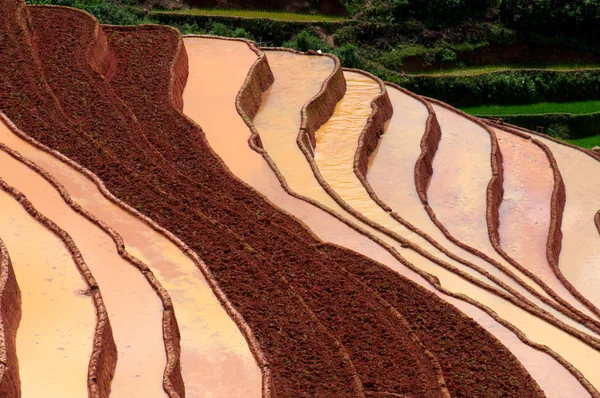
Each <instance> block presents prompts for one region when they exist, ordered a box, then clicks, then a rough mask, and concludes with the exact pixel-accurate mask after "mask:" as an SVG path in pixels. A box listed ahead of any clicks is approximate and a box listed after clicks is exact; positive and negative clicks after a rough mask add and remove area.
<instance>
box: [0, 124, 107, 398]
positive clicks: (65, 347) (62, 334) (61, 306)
mask: <svg viewBox="0 0 600 398" xmlns="http://www.w3.org/2000/svg"><path fill="white" fill-rule="evenodd" d="M1 128H4V125H0V129H1ZM0 170H1V171H0V177H2V178H3V179H5V178H6V177H7V175H8V174H11V173H12V171H10V172H7V169H5V168H0ZM0 236H1V237H2V240H3V241H4V243H5V244H6V247H7V248H8V252H9V255H10V257H11V261H12V264H13V268H14V270H15V275H16V278H17V282H18V284H19V288H20V289H21V299H22V311H23V315H22V319H21V323H20V325H19V329H18V331H17V356H18V359H19V373H20V377H21V388H22V396H23V397H24V398H37V397H44V396H48V397H65V398H81V397H86V396H87V370H88V363H89V359H90V354H91V353H92V347H93V337H94V329H95V326H96V316H95V314H96V308H95V306H94V304H93V302H92V298H91V296H90V295H89V294H86V293H87V290H86V289H87V285H86V283H85V281H84V279H83V278H82V276H81V274H80V273H79V271H78V269H77V267H76V265H75V263H74V262H73V260H72V258H71V255H70V253H69V252H68V250H67V248H66V247H65V246H64V244H63V242H62V241H61V240H59V239H58V238H57V237H56V236H55V235H54V234H53V233H52V232H50V231H49V230H47V229H46V228H45V227H44V226H42V225H41V224H39V223H38V222H37V221H36V220H35V219H33V218H32V217H30V216H29V214H28V213H27V212H26V211H25V210H24V209H23V207H21V205H20V204H19V203H18V202H17V201H16V200H14V199H13V198H12V197H11V196H10V195H8V194H6V193H5V192H4V191H0Z"/></svg>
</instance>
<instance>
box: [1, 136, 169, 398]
mask: <svg viewBox="0 0 600 398" xmlns="http://www.w3.org/2000/svg"><path fill="white" fill-rule="evenodd" d="M0 163H1V164H3V165H5V166H6V169H10V170H11V173H10V174H7V175H5V176H3V178H4V179H5V181H6V182H7V183H9V184H11V185H13V186H15V187H17V188H18V189H19V190H20V191H21V192H22V193H24V194H25V195H26V196H27V197H28V199H29V200H30V201H31V202H32V204H33V205H34V206H36V208H37V209H38V210H39V211H41V212H42V213H44V214H45V215H46V216H48V217H49V218H52V220H53V221H54V222H55V223H57V224H59V225H60V226H61V228H63V229H64V230H65V231H66V232H67V233H69V234H70V236H71V237H72V238H73V239H74V241H75V243H76V244H77V245H78V248H79V250H80V252H81V253H82V255H83V257H84V259H85V261H86V263H87V265H88V267H89V268H90V270H91V271H92V272H93V273H94V275H95V278H96V280H97V281H98V283H99V284H100V285H102V286H107V287H104V288H103V296H104V302H105V305H106V308H107V311H108V314H109V317H110V319H111V323H112V329H113V336H114V338H115V343H116V344H117V348H118V350H119V353H120V358H119V360H118V361H117V368H116V373H115V377H114V379H113V382H112V388H111V390H112V392H113V393H114V394H117V395H120V394H135V393H134V391H139V392H140V393H143V394H144V395H145V396H148V397H150V396H164V392H163V388H162V385H161V381H162V376H163V372H164V371H165V367H166V365H167V357H166V355H165V352H168V351H169V349H170V348H171V347H169V346H168V345H166V346H165V344H164V341H166V340H168V338H167V337H168V336H164V339H163V315H164V314H163V303H164V302H170V298H169V297H168V295H167V294H166V292H165V291H164V289H162V287H161V286H160V285H159V284H157V282H156V279H155V278H154V277H153V275H152V274H151V272H150V270H149V269H148V267H147V266H146V265H145V264H143V263H142V262H141V261H139V260H138V259H136V258H134V257H132V256H131V255H129V254H128V253H127V252H125V251H124V250H119V249H118V248H119V246H121V247H122V245H123V244H122V239H121V238H120V236H118V235H117V234H116V233H115V232H114V231H113V230H111V229H110V228H109V227H108V226H107V225H106V224H105V223H104V222H103V221H101V220H100V219H98V218H96V217H94V216H92V215H91V214H90V213H88V212H86V211H85V210H83V209H82V208H81V206H79V205H78V204H77V203H74V202H73V201H72V199H71V197H70V196H69V194H68V192H67V191H66V190H65V189H64V187H63V186H61V185H60V184H58V183H57V182H56V180H54V179H53V178H52V177H51V176H50V175H49V174H48V173H46V172H44V171H43V170H41V169H40V168H39V167H37V166H36V165H35V164H33V163H32V162H30V161H29V160H27V159H25V158H23V157H22V156H21V155H20V154H19V153H17V152H16V151H14V150H12V149H11V148H9V147H7V146H5V145H4V144H0ZM119 243H120V245H119ZM160 292H162V293H163V295H164V297H163V301H162V302H161V300H160V296H159V295H158V294H157V293H160ZM125 303H126V304H125ZM167 319H168V318H167ZM167 330H168V329H167ZM141 335H143V336H144V338H141ZM140 383H143V384H140Z"/></svg>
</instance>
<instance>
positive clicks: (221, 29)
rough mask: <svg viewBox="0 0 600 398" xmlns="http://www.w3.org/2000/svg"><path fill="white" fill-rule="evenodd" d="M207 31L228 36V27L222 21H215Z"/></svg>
mask: <svg viewBox="0 0 600 398" xmlns="http://www.w3.org/2000/svg"><path fill="white" fill-rule="evenodd" d="M209 33H210V34H211V35H215V36H224V37H227V36H229V35H230V34H229V28H228V27H227V26H225V25H224V24H222V23H219V22H215V23H213V24H212V25H211V26H210V30H209Z"/></svg>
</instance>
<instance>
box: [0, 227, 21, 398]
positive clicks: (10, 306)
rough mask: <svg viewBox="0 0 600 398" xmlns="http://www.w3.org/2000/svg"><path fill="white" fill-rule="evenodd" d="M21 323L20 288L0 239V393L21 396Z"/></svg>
mask: <svg viewBox="0 0 600 398" xmlns="http://www.w3.org/2000/svg"><path fill="white" fill-rule="evenodd" d="M20 322H21V291H20V290H19V285H18V284H17V279H16V277H15V272H14V270H13V266H12V264H11V261H10V256H9V254H8V250H7V248H6V246H5V245H4V242H2V240H1V239H0V396H2V397H6V398H16V397H20V396H21V381H20V379H19V361H18V359H17V347H16V345H17V343H16V339H17V329H18V327H19V323H20Z"/></svg>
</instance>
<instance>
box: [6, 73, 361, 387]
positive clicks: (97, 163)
mask: <svg viewBox="0 0 600 398" xmlns="http://www.w3.org/2000/svg"><path fill="white" fill-rule="evenodd" d="M38 78H39V77H38ZM40 80H42V81H43V78H40ZM48 93H49V95H52V93H51V92H50V91H49V92H48ZM16 105H17V107H16V108H15V109H17V110H20V111H21V112H24V115H25V117H24V118H17V121H18V122H19V123H22V124H24V125H25V126H26V128H32V126H33V127H34V128H33V129H32V133H34V134H36V136H38V137H39V139H41V140H43V141H44V142H46V143H49V144H50V145H52V146H57V147H58V148H61V149H62V150H63V151H65V153H68V154H71V155H74V158H75V159H79V160H80V161H81V162H82V163H83V164H86V165H88V166H89V167H92V168H93V169H94V170H97V171H98V172H99V173H101V175H103V176H104V177H105V178H106V180H107V184H109V186H112V188H113V189H115V191H116V192H119V193H120V194H121V195H122V196H126V195H125V194H126V193H127V192H123V190H122V189H119V188H120V187H121V186H127V185H128V183H129V182H130V178H131V177H134V178H133V179H134V180H136V181H138V182H139V180H140V179H142V183H146V184H147V183H148V182H147V180H144V178H143V176H140V175H139V174H137V173H135V171H130V170H129V169H128V168H126V167H123V166H124V165H121V167H119V168H115V169H114V170H121V171H130V173H132V175H131V176H129V178H126V177H123V176H120V175H110V174H109V172H110V168H107V167H106V164H107V163H106V162H109V163H108V164H110V162H112V163H113V164H115V165H119V161H118V160H117V158H116V156H114V155H113V154H112V153H110V152H109V151H107V150H106V149H105V148H104V147H103V145H102V144H101V143H98V142H96V141H95V140H94V138H92V137H90V136H89V135H87V134H86V133H85V131H79V130H76V129H75V130H74V131H71V130H69V129H65V130H64V133H65V134H64V136H63V135H61V136H60V137H61V138H63V137H64V142H60V141H56V138H54V131H53V130H52V127H53V126H54V125H53V124H52V125H50V126H49V132H48V133H47V134H41V135H38V133H39V132H40V131H39V130H37V129H35V126H36V124H35V123H33V124H28V123H29V122H31V116H30V115H28V111H29V108H27V107H25V108H24V107H22V104H21V103H19V102H17V103H16ZM45 110H46V108H41V109H40V111H42V112H43V111H45ZM28 116H29V117H28ZM42 120H43V119H42ZM61 132H63V131H61ZM73 133H75V134H73ZM57 137H58V135H57ZM50 138H53V139H50ZM65 144H68V145H67V146H65ZM90 145H91V146H90ZM134 147H135V145H134ZM76 148H77V149H79V148H81V150H80V151H77V150H75V151H73V149H76ZM57 154H58V152H57ZM83 155H85V156H83ZM115 182H116V183H115ZM146 194H149V196H151V197H156V195H157V194H159V195H168V194H167V193H165V192H164V191H160V188H157V187H152V188H151V190H150V191H146ZM126 199H127V200H128V202H129V203H130V204H131V202H133V205H134V206H135V200H132V201H130V199H129V197H127V198H126ZM168 199H171V197H168ZM156 210H158V209H156ZM157 213H158V211H157V212H156V213H155V214H157ZM134 214H136V213H134ZM176 215H177V216H179V217H180V219H182V220H187V218H186V217H185V216H184V215H182V214H179V213H177V214H176ZM159 219H162V221H163V222H166V221H165V220H164V217H159ZM196 221H197V220H196ZM166 223H167V224H169V223H168V222H166ZM202 223H205V224H206V225H210V224H211V223H212V224H213V225H215V224H214V222H213V220H211V219H206V218H205V219H202ZM187 224H188V223H187V222H186V223H185V224H183V225H180V226H179V227H178V228H175V229H176V230H182V229H183V230H185V231H186V232H189V233H191V234H192V235H189V234H188V236H187V238H190V236H193V235H194V234H195V232H196V231H194V230H190V229H189V228H187V227H186V225H187ZM201 225H202V224H201ZM220 229H221V230H222V231H220V232H219V233H220V234H225V235H227V234H229V233H230V232H228V231H227V230H226V229H225V228H223V227H221V228H220ZM216 236H218V235H216ZM199 238H200V237H196V239H194V240H192V242H195V241H196V240H202V239H199ZM217 240H218V239H217ZM234 241H235V242H237V245H239V247H240V249H241V248H242V247H244V242H243V239H241V238H237V239H234ZM205 243H206V242H205ZM221 243H223V242H221ZM193 244H194V246H195V247H196V249H202V247H201V246H198V244H197V242H196V243H193ZM226 246H230V247H231V248H233V246H234V242H231V244H230V245H226ZM215 248H216V249H217V252H215V253H219V251H218V250H219V248H220V247H219V246H218V244H217V247H215ZM235 250H236V249H234V252H235ZM200 252H203V253H204V252H206V251H205V250H204V251H203V250H200ZM208 253H210V251H209V252H208ZM244 253H245V252H244V250H242V251H238V253H237V255H238V257H239V258H240V259H241V258H242V257H244V258H247V259H250V258H251V257H249V254H248V253H245V254H244ZM192 254H193V253H192ZM196 259H198V257H196ZM198 261H199V260H198ZM254 272H258V273H260V268H257V269H255V270H254ZM266 277H268V276H266ZM267 286H268V285H267ZM274 286H278V284H277V283H275V284H274ZM279 291H281V294H280V295H279V296H280V298H284V299H285V297H287V296H288V295H289V289H286V288H280V289H276V290H275V292H279ZM288 301H289V300H288ZM294 306H295V307H297V306H298V303H297V301H296V304H295V305H294ZM290 309H291V311H290V312H287V314H288V316H289V314H296V316H298V317H299V316H300V315H302V316H304V317H305V315H304V313H302V311H300V313H299V312H298V311H297V310H296V309H294V308H292V307H290ZM293 318H294V322H298V321H302V322H309V321H306V320H305V319H304V318H302V320H301V319H300V318H297V317H293ZM309 323H310V322H309ZM313 328H314V326H313V325H312V324H311V327H310V329H306V330H305V332H306V334H308V335H311V336H312V335H313V334H314V333H313ZM319 349H325V350H328V349H329V348H323V345H321V346H320V347H319ZM314 354H317V356H319V355H320V351H317V352H315V353H314ZM329 354H331V352H329ZM345 367H346V368H348V367H349V366H348V365H346V366H345ZM350 367H351V366H350ZM342 382H346V380H342ZM330 384H331V383H330ZM354 384H355V383H354ZM265 389H266V390H267V392H268V391H269V390H270V386H265ZM346 391H349V390H348V389H346Z"/></svg>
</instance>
